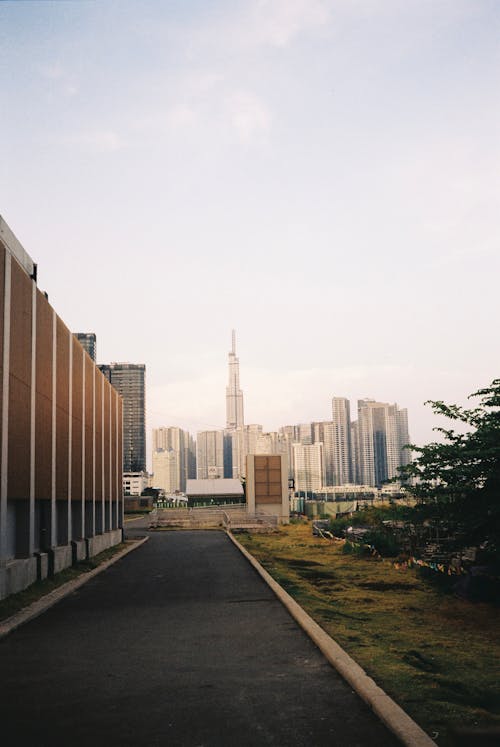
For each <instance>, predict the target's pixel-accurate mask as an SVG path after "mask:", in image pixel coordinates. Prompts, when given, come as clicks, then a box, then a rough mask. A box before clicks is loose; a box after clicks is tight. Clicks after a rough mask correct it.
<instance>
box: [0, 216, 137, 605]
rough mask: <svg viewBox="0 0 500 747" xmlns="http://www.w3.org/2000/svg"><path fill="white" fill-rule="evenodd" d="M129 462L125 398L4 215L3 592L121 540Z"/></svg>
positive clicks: (0, 371) (0, 311) (0, 323)
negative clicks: (73, 328)
mask: <svg viewBox="0 0 500 747" xmlns="http://www.w3.org/2000/svg"><path fill="white" fill-rule="evenodd" d="M68 282H71V278H68ZM121 462H122V398H121V397H120V396H119V394H118V393H117V391H116V390H115V389H113V387H112V386H111V385H110V384H109V382H108V381H106V379H105V377H104V376H103V375H102V374H101V372H100V371H99V369H98V368H96V366H95V365H94V363H93V362H92V360H91V359H90V358H89V356H88V355H86V354H85V352H84V350H83V348H82V346H81V345H80V343H79V342H78V340H77V339H76V337H75V336H74V335H73V334H72V333H71V332H70V331H69V329H68V327H67V326H66V325H65V324H64V322H63V320H62V319H61V318H60V317H59V316H58V315H57V313H56V311H55V310H54V309H53V308H52V306H51V305H50V304H49V302H48V299H47V297H46V295H45V294H44V293H42V291H40V290H39V289H38V287H37V284H36V265H35V263H34V262H33V260H32V259H31V258H30V257H29V255H28V254H27V252H26V251H25V250H24V249H23V247H22V246H21V244H20V243H19V241H18V240H17V238H16V237H15V236H14V234H13V233H12V231H11V230H10V228H9V227H8V226H7V224H6V223H5V221H4V220H3V219H2V218H1V217H0V599H2V598H3V597H5V596H8V595H9V594H12V593H15V592H18V591H21V590H22V589H24V588H26V587H27V586H29V585H30V584H31V583H33V582H34V581H36V580H37V579H39V580H41V579H44V578H46V577H47V576H48V575H53V574H55V573H57V572H58V571H60V570H62V569H63V568H66V567H67V566H70V565H72V564H73V563H75V562H77V561H78V560H83V559H85V558H86V557H89V556H93V555H96V554H97V553H99V552H101V551H102V550H105V549H106V548H108V547H110V545H114V544H117V543H118V542H120V541H121V539H122V531H121V527H122V519H123V498H122V475H121Z"/></svg>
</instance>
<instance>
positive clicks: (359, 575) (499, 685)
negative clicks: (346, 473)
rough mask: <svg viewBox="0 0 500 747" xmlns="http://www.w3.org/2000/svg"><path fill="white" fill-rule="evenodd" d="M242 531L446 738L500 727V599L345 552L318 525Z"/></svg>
mask: <svg viewBox="0 0 500 747" xmlns="http://www.w3.org/2000/svg"><path fill="white" fill-rule="evenodd" d="M238 539H239V541H240V542H241V543H242V544H243V545H244V546H245V547H246V548H247V549H248V550H249V551H250V552H251V553H252V554H253V555H254V556H255V557H256V558H257V559H258V560H259V561H260V562H261V563H262V565H263V566H264V567H265V568H266V570H267V571H268V572H269V573H270V574H271V575H272V576H273V577H274V578H275V579H276V580H277V581H278V582H279V583H280V584H281V585H282V586H283V588H285V589H286V590H287V591H288V593H289V594H291V595H292V596H293V597H294V598H295V599H296V600H297V602H298V603H299V604H300V605H301V606H302V607H303V608H304V609H305V610H306V611H307V612H308V613H309V614H310V615H311V617H313V618H314V619H315V620H316V621H317V622H318V623H319V624H320V625H321V626H322V627H323V628H324V629H325V630H326V631H327V632H328V633H329V634H330V635H331V636H332V638H334V639H335V640H336V641H337V642H338V643H339V644H340V645H341V646H342V647H343V648H344V649H345V650H346V651H347V652H348V653H349V654H350V655H351V656H352V657H353V659H355V660H356V661H357V662H358V663H359V664H360V665H361V666H362V667H363V668H364V669H365V670H366V672H367V673H368V674H369V675H370V676H371V677H373V678H374V680H375V681H376V682H377V684H379V685H380V686H381V687H382V688H383V689H384V690H385V691H386V692H387V693H388V694H389V695H390V696H391V697H392V698H393V699H394V700H395V701H396V702H397V703H399V704H400V705H401V706H402V707H403V708H404V709H405V710H406V711H407V713H409V714H410V715H411V716H412V718H414V719H415V720H416V721H417V723H419V724H420V725H421V726H422V728H424V729H425V730H426V731H427V733H428V734H429V735H430V736H432V738H433V739H435V741H436V742H437V743H438V744H439V745H443V746H444V745H450V744H452V738H451V732H452V730H453V728H455V727H483V728H484V727H486V726H493V725H495V726H498V727H500V635H499V609H498V607H495V606H492V605H488V604H485V603H472V602H468V601H465V600H463V599H459V598H457V597H455V596H454V595H453V594H451V593H450V592H449V591H447V590H443V589H441V588H440V587H439V585H437V584H434V583H432V582H431V581H430V580H427V579H424V578H422V577H421V576H420V575H419V572H418V570H417V569H407V570H396V569H395V568H394V567H393V565H392V563H391V561H390V560H387V559H386V560H384V561H382V560H380V559H378V560H377V559H375V558H366V557H358V556H356V555H352V554H344V553H343V552H342V545H341V543H338V542H333V541H330V540H325V539H321V538H317V537H313V536H312V529H311V524H296V525H289V526H286V527H282V528H281V529H280V531H279V532H278V533H274V534H268V535H265V534H255V535H251V534H242V535H239V536H238Z"/></svg>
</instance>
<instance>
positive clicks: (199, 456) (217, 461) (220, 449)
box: [196, 431, 224, 480]
mask: <svg viewBox="0 0 500 747" xmlns="http://www.w3.org/2000/svg"><path fill="white" fill-rule="evenodd" d="M223 477H224V434H223V431H200V432H199V433H198V434H197V435H196V478H197V479H198V480H214V479H220V478H223Z"/></svg>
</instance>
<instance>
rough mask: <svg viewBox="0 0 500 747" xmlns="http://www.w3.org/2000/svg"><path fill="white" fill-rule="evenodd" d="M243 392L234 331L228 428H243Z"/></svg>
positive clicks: (228, 395)
mask: <svg viewBox="0 0 500 747" xmlns="http://www.w3.org/2000/svg"><path fill="white" fill-rule="evenodd" d="M243 422H244V421H243V392H242V391H241V389H240V362H239V360H238V358H237V357H236V333H235V331H234V329H233V331H232V347H231V351H230V353H229V381H228V385H227V387H226V428H227V429H235V428H241V427H242V426H243Z"/></svg>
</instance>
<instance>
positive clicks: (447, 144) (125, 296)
mask: <svg viewBox="0 0 500 747" xmlns="http://www.w3.org/2000/svg"><path fill="white" fill-rule="evenodd" d="M0 92H1V96H0V213H1V214H2V216H3V217H4V219H5V220H6V222H7V223H8V225H9V226H10V228H11V229H12V230H13V231H14V233H15V234H16V236H17V238H18V239H19V240H20V241H21V243H22V244H23V246H24V248H25V249H26V251H27V252H28V253H29V254H30V255H31V257H32V258H33V259H34V260H35V261H36V262H37V263H38V285H39V287H40V288H41V289H42V290H45V291H47V293H48V295H49V300H50V302H51V303H52V305H53V306H54V308H55V309H56V311H57V312H58V314H59V315H60V316H61V317H62V319H63V320H64V321H65V322H66V324H67V325H68V326H69V327H70V329H72V330H73V331H83V332H87V331H92V332H95V333H96V335H97V359H98V362H103V363H104V362H111V361H128V362H132V363H145V364H146V371H147V374H146V375H147V390H146V399H147V428H148V431H149V430H150V429H151V428H153V427H159V426H162V425H163V426H166V425H178V426H181V427H183V428H186V429H188V430H189V431H191V432H192V433H193V434H194V433H196V431H197V430H202V429H208V428H216V427H224V425H225V386H226V383H227V354H228V352H229V349H230V345H231V329H233V328H234V329H236V334H237V352H238V355H239V359H240V378H241V386H242V389H243V391H244V398H245V422H247V423H261V424H262V425H263V427H264V429H265V430H274V429H277V428H278V427H279V426H281V425H287V424H293V423H300V422H311V421H313V420H328V419H329V418H330V417H331V409H330V407H331V406H330V401H331V398H332V396H344V397H349V398H350V399H351V408H352V410H353V411H354V412H355V410H356V401H357V399H361V398H364V397H371V398H374V399H377V400H380V401H384V402H391V403H392V402H397V403H398V404H399V406H400V407H406V408H408V415H409V426H410V435H411V439H412V441H413V442H414V443H417V444H422V443H426V442H428V441H430V440H433V439H434V438H435V434H433V430H432V429H433V427H434V426H436V425H441V424H442V423H440V422H438V420H437V419H436V417H435V416H433V414H432V411H431V410H430V408H429V407H428V406H427V407H426V406H424V402H425V401H426V400H429V399H432V400H444V401H447V402H459V403H465V402H467V395H468V394H470V393H471V392H474V391H476V390H477V389H479V388H481V387H484V386H486V385H487V384H488V383H490V382H491V381H492V380H493V379H494V378H496V377H498V376H499V373H500V370H499V346H498V327H499V325H498V316H499V315H498V311H499V307H500V300H499V298H500V293H499V276H500V261H499V257H500V252H499V242H500V238H499V237H500V231H499V229H500V205H499V201H500V140H499V135H500V3H498V2H497V0H246V1H245V2H238V0H231V1H230V2H229V1H227V2H226V1H225V0H213V1H212V0H203V1H201V0H184V1H181V0H172V1H170V2H168V1H165V0H162V1H154V0H141V2H138V1H135V2H129V1H128V0H117V1H115V0H98V1H96V0H80V1H78V2H75V1H71V0H58V1H56V2H51V1H50V0H43V1H41V0H24V1H17V2H12V1H9V0H2V1H0Z"/></svg>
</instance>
